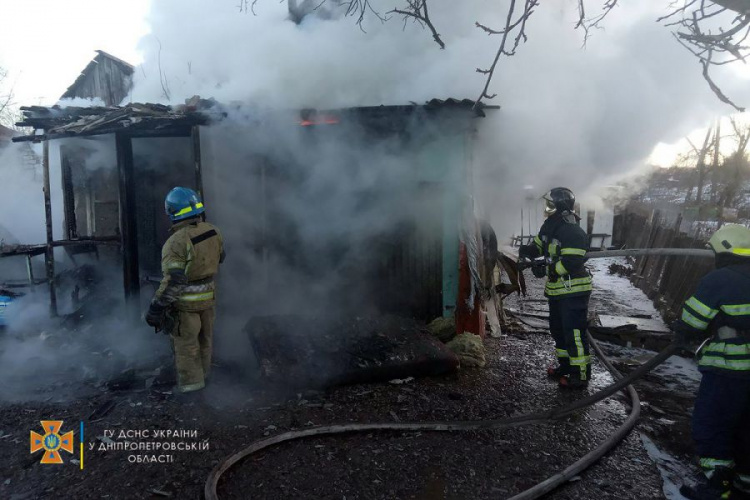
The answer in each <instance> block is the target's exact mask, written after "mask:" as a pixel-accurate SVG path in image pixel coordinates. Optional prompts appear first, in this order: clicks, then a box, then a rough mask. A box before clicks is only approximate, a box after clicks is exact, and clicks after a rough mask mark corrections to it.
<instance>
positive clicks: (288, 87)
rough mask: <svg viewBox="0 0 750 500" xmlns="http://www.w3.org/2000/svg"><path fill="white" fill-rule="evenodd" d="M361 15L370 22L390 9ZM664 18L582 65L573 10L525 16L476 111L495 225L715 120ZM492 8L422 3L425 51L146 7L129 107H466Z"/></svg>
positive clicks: (275, 8) (359, 34) (237, 17)
mask: <svg viewBox="0 0 750 500" xmlns="http://www.w3.org/2000/svg"><path fill="white" fill-rule="evenodd" d="M371 3H372V4H373V6H374V7H375V8H376V10H378V11H379V12H381V13H384V12H387V11H388V10H389V9H391V8H393V7H394V3H393V2H392V1H387V0H384V1H378V0H376V1H373V2H371ZM668 3H669V2H666V1H664V2H654V1H651V0H640V1H633V2H628V3H626V4H622V5H621V6H619V7H618V8H617V9H616V10H615V11H614V12H613V13H612V14H611V16H610V17H609V18H608V19H607V21H606V24H605V25H606V30H597V31H595V32H594V34H593V37H592V38H591V39H590V40H589V42H588V45H587V47H586V48H585V49H583V48H582V41H583V40H582V33H580V32H578V31H575V30H574V29H573V25H574V23H575V20H576V15H577V13H576V9H575V6H576V2H572V1H568V2H556V3H552V4H543V5H542V6H540V7H539V8H538V9H537V12H536V13H535V14H534V15H533V17H532V19H531V21H530V22H529V28H528V34H529V37H530V38H529V41H528V43H526V44H525V45H522V46H521V47H520V48H519V50H518V54H517V55H516V56H515V57H512V58H508V59H504V60H502V61H501V63H500V65H499V67H498V70H497V73H496V75H495V80H494V82H493V85H492V88H491V90H492V92H496V93H498V94H499V96H498V98H496V100H495V101H496V102H491V103H493V104H499V105H501V106H502V109H501V110H500V111H496V112H494V113H492V118H491V119H490V120H485V122H484V123H483V124H482V126H481V136H480V137H481V140H480V146H479V151H478V154H477V160H478V182H477V184H478V185H479V186H481V192H480V198H481V201H482V202H483V203H484V204H485V206H487V205H489V211H490V213H491V214H492V215H493V219H495V221H496V223H500V219H501V217H502V214H503V213H505V212H507V211H513V212H514V213H515V211H514V210H513V207H517V206H519V204H520V203H521V201H522V196H523V195H522V192H523V190H522V189H521V188H522V187H523V186H524V185H528V184H532V185H534V186H535V189H537V190H538V191H539V194H541V193H542V192H544V191H546V190H547V189H548V188H549V187H551V186H553V185H558V184H562V185H568V186H569V187H571V188H573V189H574V190H576V191H578V192H579V194H581V195H583V197H586V194H587V193H586V192H587V191H597V190H598V187H596V188H594V187H593V186H597V185H599V184H603V183H607V182H609V181H610V180H611V178H612V176H613V174H622V173H625V172H627V171H630V170H631V169H633V168H635V167H639V166H641V165H642V164H643V162H644V160H645V158H647V157H648V155H649V153H650V152H651V151H652V149H653V148H654V146H655V145H656V144H657V143H658V142H659V141H671V140H674V139H676V138H678V137H681V136H682V135H684V134H685V133H687V132H689V131H690V130H692V129H694V128H696V127H698V126H701V125H703V124H704V123H705V122H706V121H707V120H710V119H711V118H712V117H713V116H715V115H716V114H719V113H726V112H728V111H729V109H727V107H726V106H725V105H724V104H722V103H720V102H719V101H718V100H717V99H716V97H715V96H714V95H713V94H712V93H711V91H710V90H709V88H708V86H707V85H706V83H705V82H704V81H703V79H702V78H701V75H700V67H699V65H698V63H697V62H696V60H695V59H694V58H693V57H692V56H691V55H690V54H689V53H688V52H687V51H686V50H684V49H683V48H682V47H680V46H679V45H678V44H677V43H676V42H675V41H674V39H673V37H672V35H671V34H670V32H669V30H668V29H667V28H665V27H663V26H661V25H659V24H657V23H656V22H655V20H656V18H657V17H658V16H660V15H663V14H664V13H665V12H666V9H667V8H668ZM507 4H508V2H496V1H489V0H466V1H461V2H455V1H452V0H432V1H431V2H430V7H431V10H430V14H431V17H432V20H433V22H434V24H435V26H436V28H437V30H438V31H439V33H440V35H441V37H442V39H443V40H444V41H445V43H446V45H447V47H446V49H445V50H440V49H439V48H438V46H437V45H436V44H435V43H434V41H433V40H432V37H431V35H430V33H429V32H428V31H427V30H424V29H421V28H420V27H419V26H418V25H415V24H413V23H411V22H408V23H406V24H404V23H403V22H401V20H400V18H399V16H398V15H394V14H390V15H388V17H390V21H388V22H381V21H380V20H378V19H377V18H376V17H375V16H373V15H369V16H368V17H366V20H365V22H364V23H363V29H364V31H363V30H360V29H359V27H358V26H357V25H356V24H355V21H354V19H352V18H351V17H343V16H342V15H341V12H340V11H336V10H335V9H334V10H333V12H332V15H331V16H330V17H332V19H321V18H319V17H318V16H315V15H311V16H308V17H306V18H305V19H304V21H303V22H302V24H301V25H296V24H294V23H293V22H291V21H290V20H289V16H288V11H287V4H286V2H281V3H279V2H272V1H264V0H261V1H260V2H258V3H257V5H256V7H255V10H256V13H257V15H255V16H254V15H252V14H250V13H240V12H238V10H237V6H236V2H232V1H224V2H217V3H215V4H213V5H212V6H211V7H208V6H207V5H206V4H205V2H199V1H196V0H194V1H187V2H186V1H176V0H168V1H159V2H154V3H153V4H152V10H151V13H150V15H149V22H150V24H151V28H152V33H151V34H150V35H148V36H146V37H145V38H144V39H143V40H142V42H141V48H142V49H143V51H144V63H143V65H142V68H141V70H139V71H137V72H136V87H135V90H134V92H133V99H134V100H136V101H164V100H165V99H166V96H167V95H168V96H169V98H170V100H171V101H172V102H181V101H182V100H183V99H185V98H187V97H190V96H192V95H195V94H200V95H202V96H204V97H208V96H213V97H215V98H217V99H219V100H221V101H225V102H226V101H234V100H239V101H244V102H251V103H255V104H260V105H263V106H269V107H275V108H292V109H294V108H302V107H314V108H327V107H328V108H330V107H345V106H357V105H378V104H400V103H406V102H409V101H414V102H418V103H419V102H423V101H426V100H428V99H430V98H433V97H438V98H446V97H450V96H452V97H469V98H476V96H477V95H478V94H479V91H480V89H481V86H482V84H483V76H482V75H480V74H478V73H476V72H475V68H477V67H487V66H488V65H489V63H490V61H491V59H492V57H493V56H494V52H495V50H496V48H497V46H498V43H499V39H498V37H488V36H487V35H486V34H484V33H483V32H482V31H480V30H478V29H477V28H476V27H475V26H474V23H475V22H476V21H480V22H481V23H483V24H486V25H489V26H492V27H497V28H499V27H501V26H502V23H503V20H504V16H505V14H506V8H507ZM596 7H597V6H596V5H594V3H592V6H591V8H592V9H594V8H596ZM717 78H718V79H719V80H720V81H721V82H722V83H723V86H724V89H725V90H726V91H727V92H728V93H730V94H731V95H732V96H733V97H734V98H735V99H736V100H737V101H739V102H747V101H750V91H748V88H747V85H746V81H745V80H744V78H741V77H740V76H738V74H737V73H736V72H734V71H733V70H731V69H727V70H725V71H723V72H720V73H718V74H717ZM500 224H501V225H502V226H505V225H504V224H503V223H500ZM512 230H513V228H511V227H501V228H500V233H508V232H511V231H512Z"/></svg>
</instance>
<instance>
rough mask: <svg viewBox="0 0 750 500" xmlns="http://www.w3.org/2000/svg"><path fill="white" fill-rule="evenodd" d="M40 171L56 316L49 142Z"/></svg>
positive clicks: (52, 309)
mask: <svg viewBox="0 0 750 500" xmlns="http://www.w3.org/2000/svg"><path fill="white" fill-rule="evenodd" d="M42 172H43V175H44V188H43V189H44V223H45V226H46V228H47V245H46V247H45V252H44V263H45V266H46V269H47V284H48V286H49V310H50V314H51V315H52V316H57V294H56V292H55V250H54V247H53V246H52V242H53V239H54V238H53V236H52V200H51V196H50V187H49V142H48V141H44V147H43V156H42Z"/></svg>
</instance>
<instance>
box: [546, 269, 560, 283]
mask: <svg viewBox="0 0 750 500" xmlns="http://www.w3.org/2000/svg"><path fill="white" fill-rule="evenodd" d="M547 278H549V280H550V281H557V280H559V279H560V275H559V274H557V271H555V266H547Z"/></svg>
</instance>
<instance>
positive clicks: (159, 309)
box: [146, 302, 167, 332]
mask: <svg viewBox="0 0 750 500" xmlns="http://www.w3.org/2000/svg"><path fill="white" fill-rule="evenodd" d="M166 312H167V308H166V307H164V306H163V305H160V304H159V303H158V302H151V305H150V306H148V312H147V313H146V323H147V324H148V325H149V326H153V327H154V328H155V329H156V331H157V332H158V331H160V330H163V329H164V322H165V317H166Z"/></svg>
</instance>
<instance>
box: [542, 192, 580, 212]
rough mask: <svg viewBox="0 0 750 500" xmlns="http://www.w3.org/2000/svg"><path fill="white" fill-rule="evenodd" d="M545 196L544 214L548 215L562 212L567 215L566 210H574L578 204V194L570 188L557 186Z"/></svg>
mask: <svg viewBox="0 0 750 500" xmlns="http://www.w3.org/2000/svg"><path fill="white" fill-rule="evenodd" d="M542 198H544V202H545V206H544V215H546V216H547V217H549V216H551V215H553V214H556V213H560V214H563V215H565V213H566V212H569V213H570V212H573V210H574V208H575V204H576V196H575V195H574V194H573V191H571V190H570V189H568V188H565V187H556V188H554V189H551V190H550V191H549V192H548V193H547V194H545V195H544V196H542Z"/></svg>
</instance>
